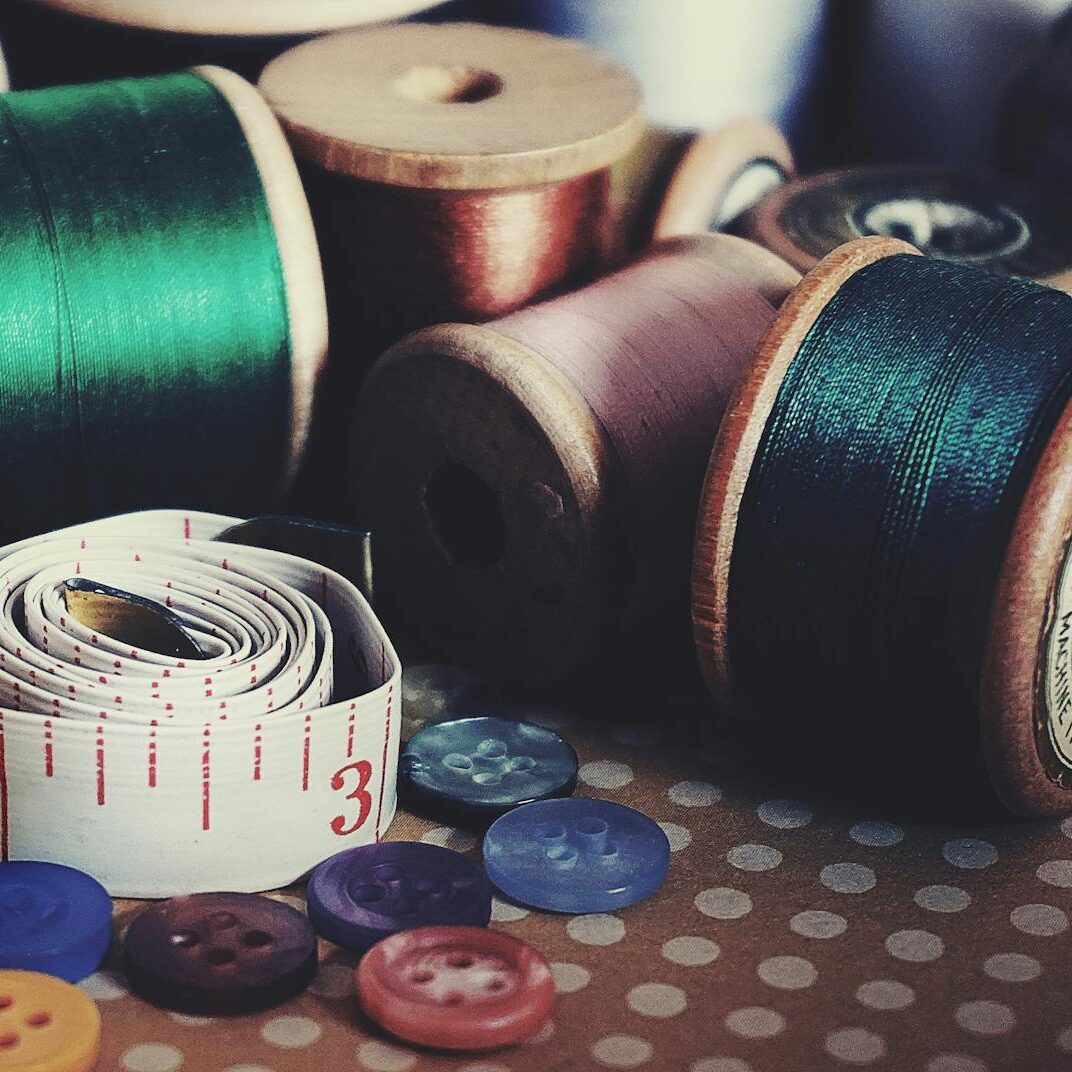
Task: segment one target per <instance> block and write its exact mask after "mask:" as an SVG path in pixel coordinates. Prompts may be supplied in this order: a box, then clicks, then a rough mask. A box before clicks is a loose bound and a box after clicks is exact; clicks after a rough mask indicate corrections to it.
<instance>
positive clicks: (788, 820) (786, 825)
mask: <svg viewBox="0 0 1072 1072" xmlns="http://www.w3.org/2000/svg"><path fill="white" fill-rule="evenodd" d="M756 814H757V815H758V816H759V817H760V819H762V820H763V822H765V823H766V824H767V825H768V826H776V827H777V828H778V829H779V830H795V829H796V828H797V827H800V826H807V825H808V823H810V822H811V820H812V814H811V808H809V807H808V805H807V804H801V802H800V801H799V800H768V801H766V802H765V803H763V804H760V806H759V807H758V808H756Z"/></svg>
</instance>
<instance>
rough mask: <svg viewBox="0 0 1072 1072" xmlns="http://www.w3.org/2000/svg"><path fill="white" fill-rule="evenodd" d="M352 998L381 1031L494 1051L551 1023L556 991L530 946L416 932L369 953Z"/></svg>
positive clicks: (475, 931)
mask: <svg viewBox="0 0 1072 1072" xmlns="http://www.w3.org/2000/svg"><path fill="white" fill-rule="evenodd" d="M357 996H358V998H359V999H360V1001H361V1005H362V1008H364V1010H365V1013H366V1014H367V1015H368V1016H369V1017H370V1018H371V1019H372V1020H375V1021H376V1023H378V1024H379V1025H380V1026H381V1027H382V1028H383V1029H384V1030H385V1031H389V1032H390V1033H391V1034H392V1035H396V1036H397V1037H398V1038H401V1039H405V1040H406V1041H407V1042H414V1043H416V1044H417V1045H418V1046H428V1047H430V1048H432V1049H437V1050H494V1049H497V1048H498V1047H500V1046H509V1045H511V1044H512V1043H515V1042H521V1041H522V1040H524V1039H526V1038H528V1037H529V1036H530V1035H532V1034H534V1033H535V1032H536V1031H538V1030H539V1029H540V1028H541V1027H542V1026H543V1025H544V1024H545V1023H546V1022H547V1021H548V1020H549V1019H550V1017H551V1010H552V1008H553V1007H554V1002H555V985H554V980H553V979H552V977H551V969H550V967H549V966H548V964H547V961H546V960H544V958H543V957H542V956H541V955H540V954H539V953H538V952H537V951H536V950H535V949H533V948H532V946H530V945H526V944H525V943H524V942H519V941H518V940H517V939H516V938H511V937H510V936H509V935H508V934H502V933H500V932H499V931H491V930H486V929H485V928H483V927H417V928H415V929H414V930H410V931H403V932H401V933H400V934H394V935H392V936H391V937H390V938H385V939H384V940H383V941H382V942H379V943H378V944H377V945H375V946H373V947H372V949H370V950H369V951H368V952H367V953H366V954H365V956H364V959H363V960H362V961H361V963H360V965H358V969H357Z"/></svg>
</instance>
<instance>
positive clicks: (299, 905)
mask: <svg viewBox="0 0 1072 1072" xmlns="http://www.w3.org/2000/svg"><path fill="white" fill-rule="evenodd" d="M266 896H267V897H269V898H270V899H271V900H273V901H278V902H279V903H280V904H285V905H290V907H291V908H293V909H294V911H295V912H301V913H302V914H303V915H304V914H305V911H306V909H305V901H304V900H302V898H301V897H294V896H292V895H290V894H287V893H269V894H266Z"/></svg>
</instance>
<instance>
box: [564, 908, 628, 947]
mask: <svg viewBox="0 0 1072 1072" xmlns="http://www.w3.org/2000/svg"><path fill="white" fill-rule="evenodd" d="M566 933H567V934H568V935H569V936H570V937H571V938H572V939H573V940H574V941H575V942H580V943H581V944H582V945H614V943H615V942H620V941H621V940H622V939H623V938H624V937H625V924H624V923H623V922H622V921H621V920H620V919H618V917H617V916H609V915H605V914H604V913H602V912H599V913H595V914H593V915H589V916H574V917H573V919H571V920H570V921H569V923H567V924H566Z"/></svg>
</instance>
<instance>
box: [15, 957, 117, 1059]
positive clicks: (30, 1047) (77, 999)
mask: <svg viewBox="0 0 1072 1072" xmlns="http://www.w3.org/2000/svg"><path fill="white" fill-rule="evenodd" d="M100 1035H101V1020H100V1013H99V1012H98V1011H97V1006H96V1005H95V1004H94V1003H93V1002H92V1001H91V1000H90V999H89V998H87V997H86V995H85V994H83V993H82V991H81V990H79V989H78V987H76V986H71V984H70V983H65V982H63V980H62V979H54V978H53V977H52V976H51V975H41V974H39V973H38V972H25V971H0V1072H90V1069H92V1068H94V1067H95V1066H96V1063H97V1053H98V1051H99V1050H100Z"/></svg>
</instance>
